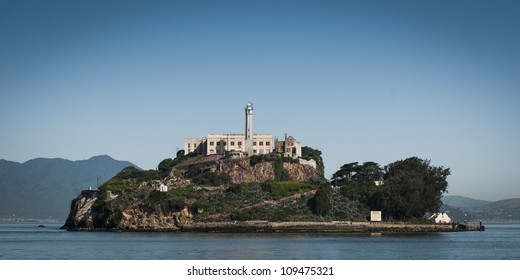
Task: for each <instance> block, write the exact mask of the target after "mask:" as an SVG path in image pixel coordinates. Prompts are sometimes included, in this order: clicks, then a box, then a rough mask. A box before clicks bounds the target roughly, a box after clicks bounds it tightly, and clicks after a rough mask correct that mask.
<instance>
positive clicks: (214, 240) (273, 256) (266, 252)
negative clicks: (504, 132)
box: [0, 223, 520, 260]
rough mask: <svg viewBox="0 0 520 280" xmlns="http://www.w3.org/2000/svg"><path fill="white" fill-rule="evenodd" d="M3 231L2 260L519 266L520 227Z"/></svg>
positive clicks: (50, 227)
mask: <svg viewBox="0 0 520 280" xmlns="http://www.w3.org/2000/svg"><path fill="white" fill-rule="evenodd" d="M60 226H61V224H46V225H45V227H44V228H40V227H37V225H36V224H8V223H5V224H0V259H3V260H42V259H50V260H69V259H72V260H91V259H96V260H148V259H151V260H230V259H238V260H252V259H260V260H277V259H288V260H307V259H311V260H312V259H326V260H388V259H390V260H418V259H419V260H423V259H425V260H480V259H482V260H507V259H513V260H520V224H487V225H486V231H485V232H452V233H429V234H383V235H381V236H370V235H350V234H201V233H116V232H67V231H64V230H60V229H59V227H60Z"/></svg>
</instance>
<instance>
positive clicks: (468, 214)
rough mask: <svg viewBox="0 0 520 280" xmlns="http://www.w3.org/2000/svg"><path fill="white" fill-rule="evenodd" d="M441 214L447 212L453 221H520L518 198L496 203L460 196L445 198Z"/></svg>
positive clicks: (519, 199) (519, 201)
mask: <svg viewBox="0 0 520 280" xmlns="http://www.w3.org/2000/svg"><path fill="white" fill-rule="evenodd" d="M442 201H443V203H444V205H443V206H442V208H441V211H442V212H449V213H450V216H452V217H453V218H454V219H455V220H458V221H463V220H468V221H472V220H484V221H520V198H511V199H504V200H500V201H496V202H489V201H485V200H477V199H472V198H468V197H462V196H446V197H443V199H442Z"/></svg>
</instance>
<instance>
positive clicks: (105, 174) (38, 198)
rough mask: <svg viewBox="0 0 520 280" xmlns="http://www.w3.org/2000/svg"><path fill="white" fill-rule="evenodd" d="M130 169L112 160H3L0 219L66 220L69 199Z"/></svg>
mask: <svg viewBox="0 0 520 280" xmlns="http://www.w3.org/2000/svg"><path fill="white" fill-rule="evenodd" d="M127 166H135V165H134V164H133V163H131V162H128V161H118V160H115V159H113V158H111V157H110V156H107V155H102V156H94V157H92V158H90V159H87V160H78V161H71V160H66V159H62V158H53V159H49V158H35V159H31V160H28V161H26V162H24V163H17V162H13V161H7V160H0V219H16V218H38V219H44V218H52V219H58V220H64V219H65V218H66V216H67V213H68V211H69V208H70V197H74V196H76V195H78V194H79V192H80V191H81V190H83V189H88V188H89V187H96V185H97V184H101V183H103V182H105V181H107V180H109V179H110V178H112V177H113V176H114V175H115V174H117V173H118V172H119V171H121V170H122V169H123V168H125V167H127Z"/></svg>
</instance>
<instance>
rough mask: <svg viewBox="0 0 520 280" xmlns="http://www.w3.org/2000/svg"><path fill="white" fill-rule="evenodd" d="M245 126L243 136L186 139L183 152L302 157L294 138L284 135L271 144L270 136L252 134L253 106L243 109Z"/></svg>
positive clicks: (300, 147) (240, 155)
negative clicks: (280, 139) (281, 138)
mask: <svg viewBox="0 0 520 280" xmlns="http://www.w3.org/2000/svg"><path fill="white" fill-rule="evenodd" d="M245 115H246V123H245V124H246V125H245V133H244V134H208V135H207V136H206V137H203V138H186V139H185V140H184V152H185V153H186V154H189V153H199V154H202V155H215V154H218V155H224V154H228V153H229V154H231V155H232V156H233V157H242V156H252V155H265V154H269V153H272V152H273V150H275V151H276V152H279V153H283V154H284V155H286V156H290V157H293V158H299V157H301V156H302V144H301V143H300V142H298V141H297V140H296V139H295V138H294V137H292V136H287V134H286V135H285V139H284V140H283V141H278V140H277V139H276V140H275V142H273V135H272V134H254V133H253V104H252V103H248V104H247V105H246V108H245Z"/></svg>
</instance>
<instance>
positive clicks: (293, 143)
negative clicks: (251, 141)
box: [275, 134, 302, 158]
mask: <svg viewBox="0 0 520 280" xmlns="http://www.w3.org/2000/svg"><path fill="white" fill-rule="evenodd" d="M275 151H276V152H277V153H282V154H284V155H285V156H288V157H292V158H299V157H301V156H302V143H300V142H299V141H298V140H296V138H294V137H292V136H287V134H285V139H284V140H283V141H278V140H276V141H275Z"/></svg>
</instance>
